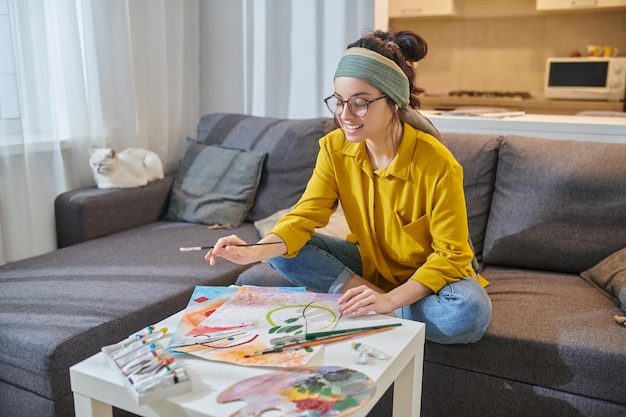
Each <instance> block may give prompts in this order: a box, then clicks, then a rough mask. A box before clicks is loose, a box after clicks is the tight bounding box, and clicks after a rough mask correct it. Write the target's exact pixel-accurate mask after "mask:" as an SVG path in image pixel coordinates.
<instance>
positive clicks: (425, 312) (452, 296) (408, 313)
mask: <svg viewBox="0 0 626 417" xmlns="http://www.w3.org/2000/svg"><path fill="white" fill-rule="evenodd" d="M267 262H268V263H269V264H270V266H272V268H274V269H276V270H277V271H278V272H280V273H281V274H282V275H283V276H284V277H285V278H286V279H287V280H288V281H290V282H291V283H292V284H294V285H296V286H302V287H306V288H308V289H309V290H311V291H315V292H326V293H339V292H341V288H342V287H343V285H344V284H345V283H346V282H347V281H348V280H349V279H350V278H351V277H352V275H354V274H357V275H362V264H361V256H360V254H359V250H358V248H357V246H356V245H354V244H353V243H350V242H347V241H345V240H343V239H338V238H335V237H331V236H326V235H323V234H319V233H318V234H316V235H314V236H313V237H312V238H311V240H310V241H309V242H307V244H306V245H304V247H302V249H301V250H300V252H299V253H298V255H296V256H295V257H293V258H284V257H282V256H279V257H276V258H272V259H269V260H268V261H267ZM395 315H396V317H399V318H404V319H408V320H415V321H420V322H423V323H425V324H426V339H428V340H430V341H432V342H435V343H442V344H453V343H473V342H477V341H478V340H480V338H481V337H482V336H483V334H484V333H485V330H486V329H487V326H488V325H489V322H490V321H491V300H490V299H489V296H488V295H487V292H486V291H485V289H484V288H483V287H482V286H481V285H480V284H479V283H478V282H477V281H476V280H474V279H473V278H471V277H467V278H465V279H462V280H460V281H458V282H454V283H451V284H448V285H446V286H445V287H443V288H442V289H441V290H440V291H439V292H438V293H437V294H432V295H429V296H428V297H425V298H423V299H421V300H420V301H418V302H416V303H415V304H411V305H408V306H405V307H401V308H398V309H397V310H396V312H395Z"/></svg>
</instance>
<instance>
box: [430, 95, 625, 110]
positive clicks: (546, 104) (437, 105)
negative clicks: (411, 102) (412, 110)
mask: <svg viewBox="0 0 626 417" xmlns="http://www.w3.org/2000/svg"><path fill="white" fill-rule="evenodd" d="M420 100H421V102H422V106H421V107H422V109H424V110H453V109H456V108H458V107H464V106H472V107H485V106H490V107H502V108H506V109H508V110H523V111H525V112H526V113H529V114H563V115H576V114H577V113H579V112H581V111H586V110H594V111H624V102H623V101H595V100H554V99H548V98H543V97H532V98H520V97H467V96H447V95H423V96H421V97H420Z"/></svg>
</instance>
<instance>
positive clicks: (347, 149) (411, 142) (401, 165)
mask: <svg viewBox="0 0 626 417" xmlns="http://www.w3.org/2000/svg"><path fill="white" fill-rule="evenodd" d="M416 148H417V140H416V134H415V128H414V127H412V126H411V125H409V124H408V123H406V122H405V123H404V129H403V131H402V141H401V142H400V147H399V148H398V153H397V154H396V157H395V158H394V160H393V161H392V163H391V165H390V166H389V167H388V168H387V169H386V170H384V172H383V173H382V174H381V177H387V176H394V177H397V178H399V179H401V180H404V181H407V180H408V179H409V172H410V169H409V167H410V164H411V163H412V160H413V155H414V153H415V151H416ZM341 152H342V153H343V154H344V155H347V156H351V157H353V158H355V162H356V163H357V164H358V165H359V166H360V167H361V169H362V170H363V171H364V172H365V173H367V174H368V175H372V174H373V173H372V166H371V165H370V161H369V158H368V156H367V149H365V142H359V143H353V142H348V141H345V142H344V145H343V148H342V149H341Z"/></svg>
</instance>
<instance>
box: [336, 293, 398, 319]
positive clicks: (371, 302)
mask: <svg viewBox="0 0 626 417" xmlns="http://www.w3.org/2000/svg"><path fill="white" fill-rule="evenodd" d="M337 303H339V312H340V313H341V314H352V315H353V316H356V317H358V316H363V315H365V314H369V313H377V314H394V312H395V309H396V307H395V306H394V304H393V302H392V300H391V297H390V296H389V295H388V294H385V293H380V292H377V291H375V290H374V289H372V288H370V287H368V286H367V285H359V286H358V287H354V288H350V289H349V290H347V291H346V292H345V293H344V294H343V295H342V296H341V297H340V298H339V300H338V301H337Z"/></svg>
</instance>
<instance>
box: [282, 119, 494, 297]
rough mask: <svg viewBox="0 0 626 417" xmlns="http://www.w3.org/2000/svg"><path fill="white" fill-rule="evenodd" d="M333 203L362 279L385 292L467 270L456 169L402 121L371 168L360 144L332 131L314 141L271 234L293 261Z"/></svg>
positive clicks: (435, 283) (440, 149) (438, 281)
mask: <svg viewBox="0 0 626 417" xmlns="http://www.w3.org/2000/svg"><path fill="white" fill-rule="evenodd" d="M338 201H341V205H342V207H343V210H344V214H345V217H346V221H347V223H348V226H349V228H350V232H351V233H350V234H349V235H348V236H346V240H348V241H350V242H353V243H355V244H357V246H358V248H359V251H360V254H361V260H362V263H363V277H364V278H365V279H367V280H368V281H370V282H372V283H374V284H375V285H377V286H378V287H379V288H381V289H383V290H385V291H389V290H391V289H393V288H395V287H397V286H398V285H400V284H402V283H404V282H406V281H407V280H409V279H414V280H416V281H419V282H420V283H422V284H424V285H425V286H427V287H428V288H430V289H431V290H432V291H433V292H435V293H437V292H438V291H439V290H440V289H441V288H442V287H444V286H445V285H446V284H449V283H451V282H455V281H458V280H460V279H462V278H463V277H467V276H472V277H474V278H476V279H479V280H480V281H481V284H483V285H486V281H484V279H482V278H477V277H476V274H475V272H474V270H473V268H472V267H471V261H472V257H473V253H472V250H471V247H470V245H469V242H468V233H469V232H468V224H467V212H466V207H465V196H464V191H463V169H462V167H461V165H460V164H459V163H458V162H457V161H456V159H455V158H454V157H453V156H452V154H451V153H450V152H449V151H448V149H447V148H446V147H445V145H444V144H442V143H441V142H440V141H439V140H437V139H436V138H434V137H433V136H431V135H429V134H427V133H424V132H422V131H419V130H416V129H414V128H413V127H411V126H410V125H408V124H407V123H405V124H404V132H403V135H402V141H401V143H400V147H399V149H398V153H397V155H396V157H395V158H394V160H393V161H392V163H391V165H390V166H389V167H387V168H385V169H379V170H376V171H373V170H372V167H371V165H370V161H369V158H368V155H367V151H366V147H365V143H363V142H361V143H351V142H348V141H346V139H345V136H344V134H343V131H342V130H341V129H336V130H334V131H332V132H330V133H329V134H328V135H326V136H325V137H323V138H322V139H320V152H319V154H318V157H317V163H316V166H315V169H314V171H313V175H312V177H311V179H310V180H309V183H308V184H307V187H306V190H305V191H304V193H303V195H302V197H301V198H300V201H298V203H297V204H296V205H295V206H294V208H293V210H292V211H291V212H290V213H289V214H287V215H285V216H284V217H283V218H282V219H281V220H280V221H279V222H278V223H277V224H276V226H275V227H274V229H273V230H272V231H271V233H275V234H277V235H278V236H280V237H281V238H282V239H283V240H284V242H285V244H286V245H287V253H286V254H285V255H284V256H286V257H293V256H295V255H296V254H297V253H298V251H299V250H300V249H301V248H302V246H304V244H305V243H306V242H307V241H308V240H309V239H310V238H311V236H312V235H313V234H314V233H315V228H317V227H324V226H326V224H327V223H328V220H329V218H330V216H331V214H332V213H333V212H334V211H335V209H336V208H337V202H338Z"/></svg>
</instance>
